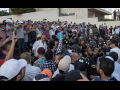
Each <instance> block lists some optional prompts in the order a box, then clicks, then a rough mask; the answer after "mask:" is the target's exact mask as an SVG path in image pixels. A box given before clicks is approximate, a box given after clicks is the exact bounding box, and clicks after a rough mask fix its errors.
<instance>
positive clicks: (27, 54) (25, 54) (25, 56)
mask: <svg viewBox="0 0 120 90" xmlns="http://www.w3.org/2000/svg"><path fill="white" fill-rule="evenodd" d="M30 58H31V55H30V54H29V53H28V52H24V53H22V54H21V55H20V59H25V60H26V61H29V60H30Z"/></svg>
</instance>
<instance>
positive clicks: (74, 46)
mask: <svg viewBox="0 0 120 90" xmlns="http://www.w3.org/2000/svg"><path fill="white" fill-rule="evenodd" d="M71 48H72V49H76V50H79V46H78V44H73V45H72V47H71Z"/></svg>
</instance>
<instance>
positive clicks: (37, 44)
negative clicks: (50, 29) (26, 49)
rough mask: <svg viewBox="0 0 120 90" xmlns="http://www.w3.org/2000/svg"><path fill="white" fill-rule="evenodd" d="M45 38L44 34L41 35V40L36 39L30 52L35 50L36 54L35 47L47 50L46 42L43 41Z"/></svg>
mask: <svg viewBox="0 0 120 90" xmlns="http://www.w3.org/2000/svg"><path fill="white" fill-rule="evenodd" d="M45 39H46V36H45V35H42V36H41V40H39V41H36V43H35V45H34V47H33V50H32V52H34V50H36V56H37V55H38V53H37V49H38V48H39V47H43V48H44V49H45V52H46V51H47V44H46V42H45Z"/></svg>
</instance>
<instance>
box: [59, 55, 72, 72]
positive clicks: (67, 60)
mask: <svg viewBox="0 0 120 90" xmlns="http://www.w3.org/2000/svg"><path fill="white" fill-rule="evenodd" d="M70 64H71V57H70V56H68V55H66V56H65V57H63V58H62V59H61V60H60V62H59V64H58V68H59V70H62V71H64V72H66V71H68V70H69V67H70Z"/></svg>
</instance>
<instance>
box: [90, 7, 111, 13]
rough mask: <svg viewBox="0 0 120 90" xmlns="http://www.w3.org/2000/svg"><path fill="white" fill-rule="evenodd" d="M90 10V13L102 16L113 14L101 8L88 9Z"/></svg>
mask: <svg viewBox="0 0 120 90" xmlns="http://www.w3.org/2000/svg"><path fill="white" fill-rule="evenodd" d="M88 10H90V11H94V12H95V13H98V14H101V15H111V14H112V13H110V12H108V11H106V10H104V9H100V8H88Z"/></svg>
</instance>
